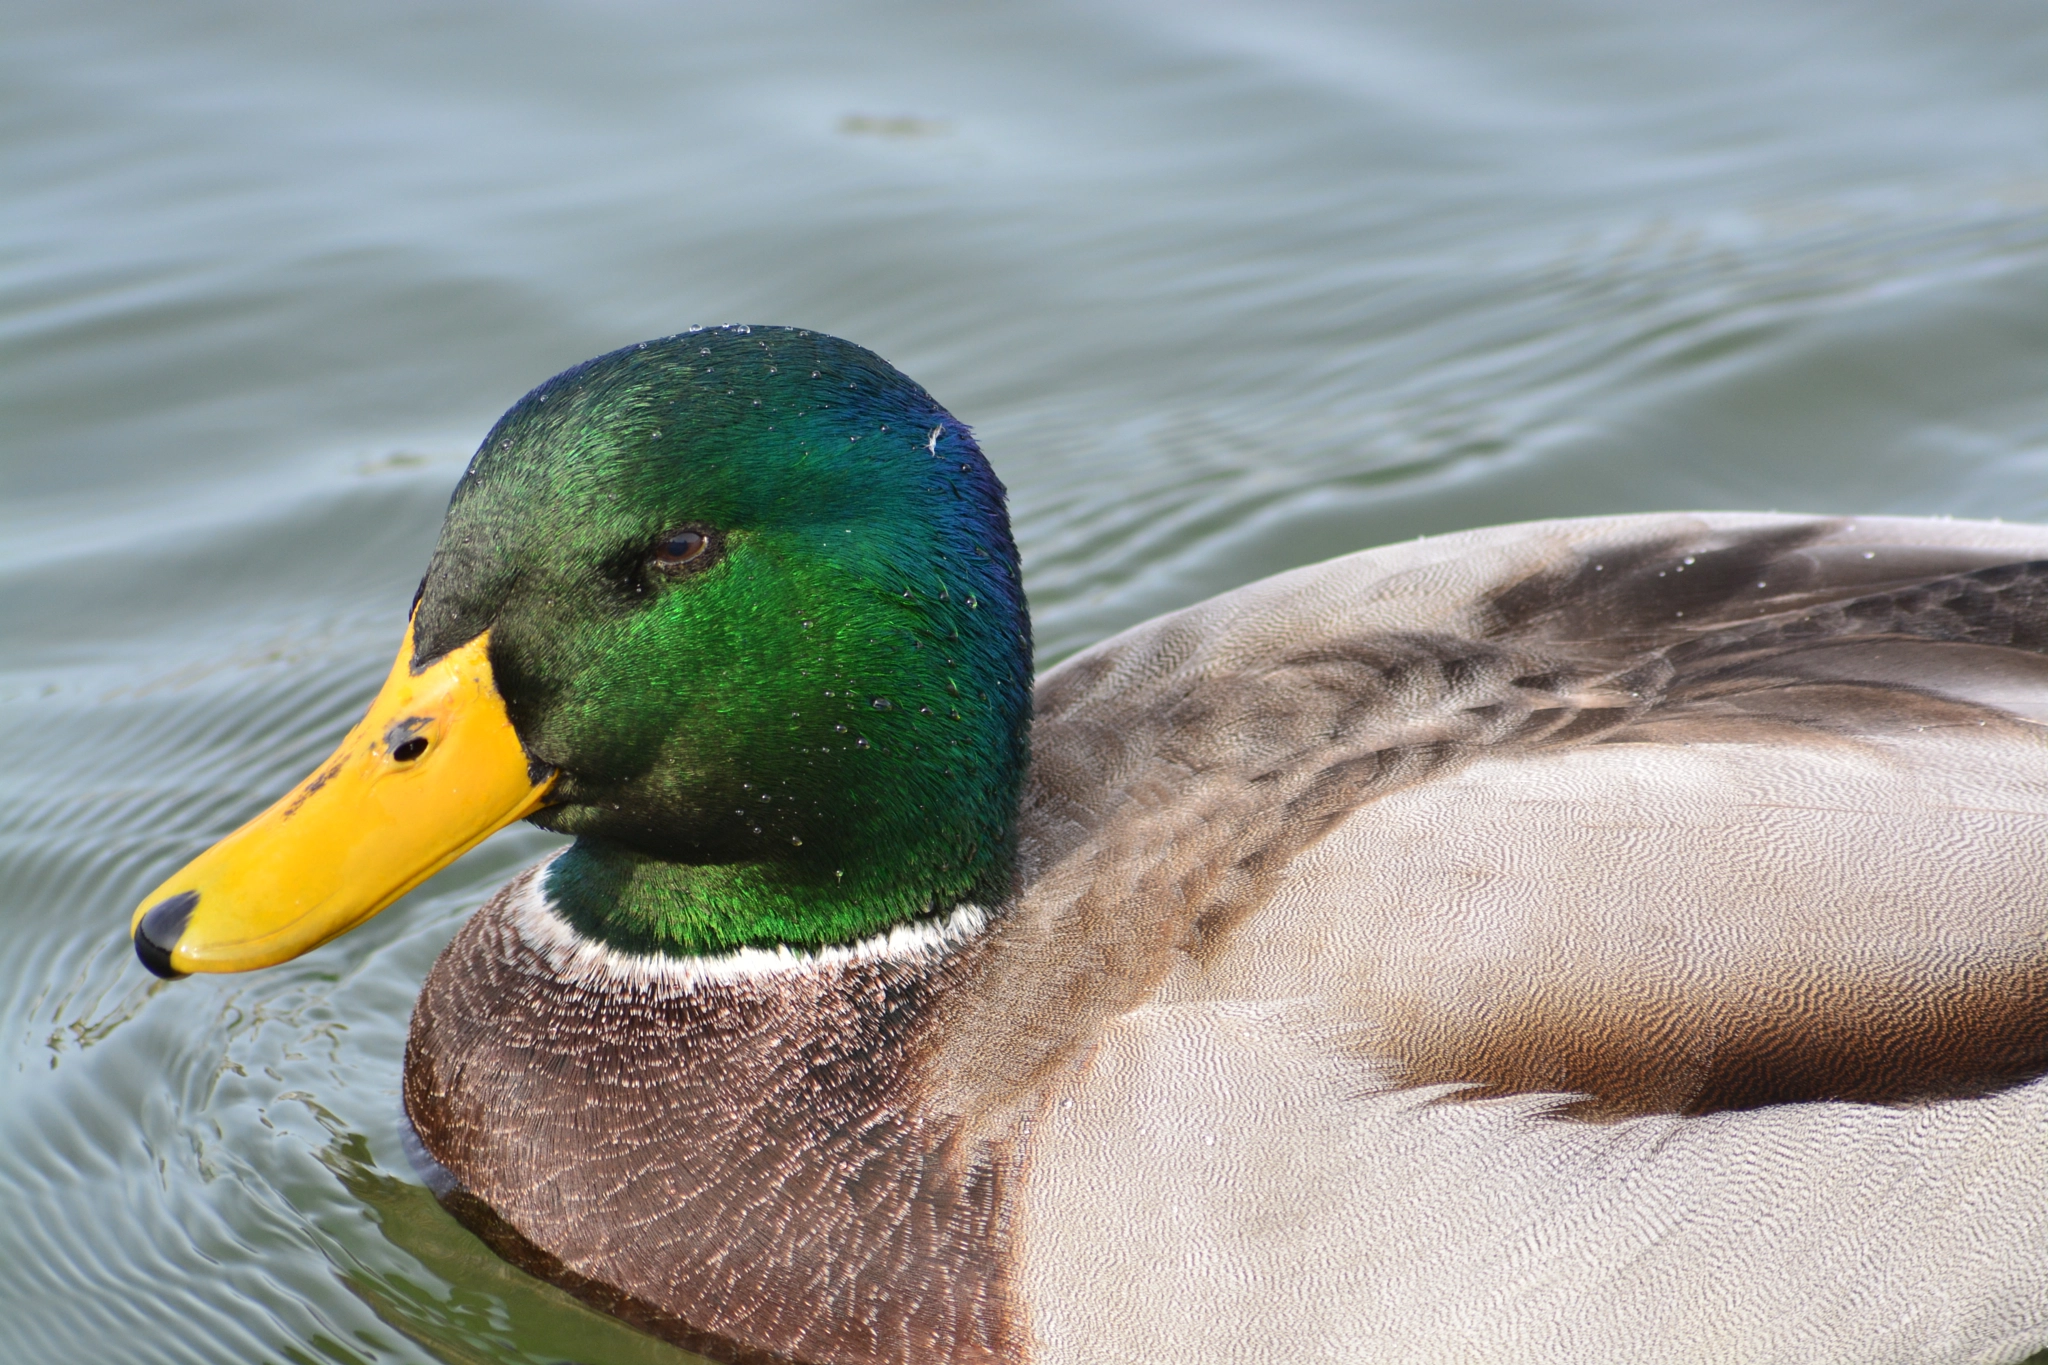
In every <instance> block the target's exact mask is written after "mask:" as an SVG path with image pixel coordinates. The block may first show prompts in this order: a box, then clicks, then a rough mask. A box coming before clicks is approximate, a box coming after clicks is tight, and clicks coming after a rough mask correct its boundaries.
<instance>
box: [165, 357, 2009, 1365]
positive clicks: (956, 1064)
mask: <svg viewBox="0 0 2048 1365" xmlns="http://www.w3.org/2000/svg"><path fill="white" fill-rule="evenodd" d="M2042 561H2048V530H2042V529H2036V528H2029V527H2019V526H2003V525H1987V524H1976V523H1965V522H1947V521H1939V522H1937V521H1923V520H1909V519H1897V518H1874V519H1858V520H1853V521H1851V520H1825V519H1816V518H1812V517H1792V516H1737V515H1719V514H1716V515H1696V516H1643V517H1611V518H1599V519H1592V520H1585V521H1563V522H1547V523H1540V524H1534V525H1526V526H1513V527H1505V528H1498V529H1493V530H1486V531H1476V532H1469V533H1466V534H1462V535H1455V536H1446V537H1442V538H1438V539H1433V540H1424V541H1418V542H1415V543H1412V544H1405V545H1400V546H1396V547H1392V548H1388V549H1382V550H1375V551H1370V552H1367V553H1364V554H1358V555H1353V556H1350V557H1349V558H1345V559H1340V560H1336V561H1334V562H1331V563H1328V564H1322V565H1318V566H1315V567H1312V568H1307V569H1300V570H1296V571H1294V572H1292V573H1287V574H1282V575H1280V576H1279V577H1276V578H1272V579H1268V580H1266V581H1264V582H1261V583H1255V584H1253V585H1251V586H1250V587H1247V588H1243V589H1240V590H1239V591H1237V592H1233V593H1230V594H1227V595H1225V596H1223V597H1220V598H1217V599H1215V600H1213V601H1210V602H1206V603H1203V604H1202V605H1200V606H1197V607H1193V608H1190V609H1188V610H1186V611H1181V612H1177V613H1175V614H1173V615H1171V616H1167V617H1164V618H1162V619H1160V620H1157V621H1153V622H1151V623H1149V624H1146V625H1143V626H1140V627H1138V628H1137V629H1135V630H1131V631H1128V632H1126V633H1125V634H1123V635H1120V636H1118V637H1117V638H1115V639H1113V640H1109V641H1107V642H1105V643H1103V644H1101V645H1098V646H1096V647H1095V648H1094V649H1091V650H1089V651H1087V652H1086V653H1084V654H1081V655H1080V656H1078V657H1076V658H1074V659H1072V660H1070V661H1068V662H1067V663H1066V664H1064V665H1062V666H1061V667H1059V668H1057V669H1054V670H1052V671H1051V672H1050V673H1048V674H1047V675H1046V676H1045V677H1044V678H1042V679H1040V680H1039V681H1038V683H1037V687H1036V698H1035V705H1034V702H1033V696H1032V691H1033V689H1032V681H1031V674H1030V667H1031V664H1030V650H1029V641H1030V631H1029V626H1028V624H1027V620H1026V616H1025V609H1024V599H1023V593H1022V591H1021V588H1020V586H1019V579H1018V572H1017V556H1016V551H1015V548H1014V547H1013V545H1012V542H1011V539H1010V531H1009V527H1008V524H1007V520H1006V517H1005V514H1004V509H1003V490H1002V486H1001V485H1000V484H999V483H998V482H997V481H996V478H995V476H994V474H992V473H991V472H990V470H989V467H988V465H987V464H986V462H985V461H984V460H983V458H982V455H981V452H980V451H979V450H978V449H977V448H976V446H975V444H974V440H973V438H972V436H971V435H970V434H969V433H968V431H967V429H966V428H965V427H963V426H962V425H960V423H959V422H957V421H955V420H954V419H953V418H952V417H951V416H950V415H948V414H947V413H946V412H945V410H944V409H942V408H940V407H939V405H938V404H937V403H935V402H934V401H933V400H932V399H931V398H930V397H929V396H928V395H927V394H926V393H925V392H924V391H923V390H922V389H920V388H919V387H918V386H917V385H916V384H914V383H912V382H911V381H910V380H909V379H907V378H905V377H904V376H903V375H901V374H899V373H898V372H897V371H895V370H894V369H892V368H890V366H888V365H887V364H886V363H884V362H883V361H881V360H880V359H878V358H877V357H875V356H873V355H871V354H869V353H868V352H867V351H864V350H862V349H860V348H859V347H856V346H852V345H849V344H847V343H845V342H842V341H837V340H834V339H832V338H830V337H825V336H820V335H817V334H816V333H812V332H806V331H799V330H791V329H783V328H767V327H754V328H747V327H728V328H721V329H715V330H700V331H695V332H691V333H688V334H685V335H682V336H677V337H671V338H669V339H666V340H663V341H658V342H650V343H647V344H645V345H641V346H637V347H632V348H629V349H626V350H622V351H618V352H615V353H613V354H611V355H608V356H604V357H601V358H599V359H597V360H593V361H591V362H589V363H588V364H585V365H580V366H578V367H576V368H575V369H572V370H570V371H568V372H566V373H564V374H562V375H559V376H557V377H556V378H554V379H552V380H550V381H549V382H547V383H546V384H544V385H542V386H541V387H540V388H538V389H535V390H534V391H533V392H532V393H530V394H528V395H527V396H526V397H525V398H524V399H522V400H520V402H519V403H518V405H517V406H515V407H514V408H513V409H512V410H511V411H510V412H509V413H507V414H506V416H505V417H504V419H503V420H502V421H501V422H499V423H498V425H497V427H496V428H495V429H494V430H493V431H492V432H491V434H490V436H489V438H488V439H487V440H486V441H485V442H484V445H483V447H482V449H481V450H479V451H478V453H477V456H476V458H475V460H474V461H473V462H472V463H471V464H470V467H469V471H468V472H467V474H465V475H464V477H463V479H462V482H461V483H460V485H459V486H458V487H457V488H456V490H455V495H454V498H453V500H452V502H451V503H450V506H449V511H448V519H447V523H446V525H445V526H444V528H443V530H442V533H441V540H440V545H439V547H438V548H437V549H436V551H435V553H434V558H433V562H432V565H431V567H430V568H429V569H428V571H427V575H426V579H425V581H424V582H423V583H422V585H421V587H420V592H419V596H418V598H417V600H416V602H415V606H414V611H413V616H412V625H411V628H410V631H409V632H408V635H407V638H406V642H405V644H404V647H403V648H402V649H401V651H400V653H399V656H398V659H397V662H396V664H395V665H394V667H393V668H392V671H391V676H390V679H389V681H388V682H387V683H386V684H385V687H384V690H383V692H382V693H380V694H379V696H378V697H377V699H376V700H375V701H374V702H373V703H372V704H371V707H370V711H369V714H368V715H367V716H366V717H365V719H364V720H363V722H362V723H361V724H360V725H358V726H357V727H356V728H355V729H354V730H353V731H352V732H351V733H350V734H349V736H348V738H347V739H346V740H344V741H343V743H342V746H341V748H340V750H339V751H338V752H337V753H336V754H335V756H334V758H333V759H332V761H331V762H329V763H328V764H326V765H324V766H323V767H322V768H321V769H320V770H319V771H318V772H317V773H315V774H314V775H313V776H312V777H310V778H309V779H307V780H306V781H305V782H304V783H302V784H301V785H300V786H299V787H298V788H297V789H296V790H294V791H293V792H291V793H290V794H289V795H287V796H286V797H285V798H284V799H283V800H282V801H280V802H279V803H278V804H277V805H276V806H275V807H273V808H272V809H271V810H270V811H268V812H266V813H265V814H263V815H261V816H259V817H257V818H256V820H254V821H253V822H252V823H250V824H249V825H247V826H245V827H244V828H242V829H241V830H238V831H237V832H235V833H234V834H232V835H230V836H228V838H227V839H225V840H224V841H223V842H222V843H220V844H219V845H218V846H217V847H215V848H214V849H212V850H211V851H209V852H207V853H205V854H203V855H202V856H201V857H200V858H198V859H197V860H196V861H195V862H193V863H192V864H191V865H190V866H189V867H187V868H185V869H184V870H182V871H180V872H179V873H178V874H177V875H175V876H173V877H172V878H170V879H169V880H168V881H166V882H165V883H164V884H163V885H162V886H161V887H159V888H158V889H157V890H156V891H154V892H152V893H151V895H150V896H149V898H148V899H147V900H146V901H144V903H143V908H142V909H140V910H138V911H137V913H136V918H135V922H134V926H133V932H134V941H135V945H136V949H137V951H138V952H139V953H140V955H141V957H142V959H143V961H144V962H145V963H146V964H147V965H148V966H149V967H150V968H151V969H152V970H154V971H157V972H159V973H161V974H164V975H176V974H180V973H186V972H201V971H237V970H242V969H246V968H250V967H257V966H262V965H265V964H268V963H273V962H278V961H281V960H283V959H285V958H288V957H291V956H293V955H295V954H297V953H301V952H304V951H305V950H307V949H309V948H312V947H314V946H315V945H317V944H320V943H322V942H325V941H326V940H327V939H329V938H332V937H333V936H335V935H336V934H339V933H341V932H342V931H343V930H345V929H347V928H348V927H350V926H351V925H353V924H355V923H357V922H359V921H360V920H362V919H364V918H365V917H367V916H368V915H370V914H373V913H375V912H376V911H377V910H378V909H380V908H381V907H383V906H384V905H386V904H388V903H390V902H391V901H392V900H394V899H395V898H397V897H398V896H399V895H400V894H401V893H403V892H404V891H405V890H406V889H408V888H409V887H411V886H413V885H415V884H417V883H418V882H419V881H421V880H422V879H424V878H425V877H426V876H428V875H429V874H431V873H432V872H433V871H434V870H435V869H437V868H439V867H441V866H443V865H444V864H446V863H447V862H448V861H450V860H451V859H453V858H454V857H455V856H457V855H458V854H459V853H460V852H461V851H462V850H464V849H465V848H468V847H470V846H471V845H473V844H475V843H476V842H477V841H478V840H481V839H482V838H484V837H485V836H486V835H487V834H489V833H490V832H491V831H492V830H493V829H496V828H499V827H501V826H503V825H504V824H506V823H509V822H510V821H512V820H515V819H518V818H521V817H525V818H530V819H532V820H534V821H536V822H537V823H539V824H541V825H544V826H546V827H547V828H549V829H554V830H560V831H562V832H564V833H567V834H571V835H574V836H575V840H576V841H575V843H574V844H573V845H571V846H570V847H569V848H568V849H567V851H565V852H563V853H562V854H560V855H559V856H557V857H555V858H553V859H551V860H550V861H549V862H547V863H545V864H543V865H542V866H540V867H537V868H534V869H532V870H531V871H528V872H526V873H525V874H523V875H522V876H520V877H519V878H517V879H516V880H515V881H513V882H512V883H511V884H510V885H509V886H507V887H506V888H505V889H504V890H503V891H501V892H500V893H499V894H498V895H497V896H496V897H494V898H493V899H492V900H491V902H490V903H489V904H487V905H486V906H485V907H484V908H483V909H482V910H481V911H480V912H479V913H478V914H477V915H476V916H475V917H474V918H473V919H472V920H471V921H470V922H469V924H468V925H467V926H466V927H465V928H464V929H463V930H462V931H461V932H460V933H459V934H458V935H457V936H456V938H455V940H454V942H453V943H451V944H450V945H449V947H448V949H447V951H446V952H445V953H443V954H442V956H441V959H440V961H439V962H438V963H436V964H435V966H434V969H433V971H432V972H431V974H430V975H429V976H428V978H427V981H426V985H425V988H424V990H423V992H422V994H421V996H420V1000H419V1005H418V1008H417V1011H416V1013H415V1014H414V1016H413V1023H412V1035H411V1042H410V1045H409V1047H408V1049H407V1052H406V1064H405V1105H406V1112H407V1114H408V1115H409V1116H410V1119H411V1122H412V1125H413V1127H414V1130H415V1132H416V1134H417V1137H418V1140H419V1143H420V1144H421V1146H422V1147H423V1148H424V1152H425V1153H426V1155H427V1157H429V1158H430V1159H431V1163H432V1169H433V1170H434V1171H435V1172H436V1177H437V1180H438V1182H439V1188H440V1190H441V1192H442V1195H443V1198H444V1200H445V1201H446V1202H447V1203H448V1205H449V1206H450V1207H451V1208H452V1209H454V1210H455V1211H456V1212H457V1213H458V1214H459V1215H460V1216H462V1217H463V1218H464V1219H465V1220H466V1221H468V1222H469V1223H470V1225H471V1226H472V1227H475V1228H476V1229H477V1230H478V1231H479V1232H480V1233H481V1234H482V1235H483V1236H484V1237H485V1238H487V1239H488V1240H489V1241H490V1242H491V1244H492V1245H493V1246H494V1247H496V1248H497V1249H498V1250H500V1251H501V1252H502V1253H504V1254H505V1255H507V1256H510V1257H512V1258H514V1259H516V1260H518V1261H519V1262H520V1263H522V1264H524V1265H527V1266H529V1267H531V1268H532V1269H534V1270H536V1271H537V1272H539V1273H540V1274H543V1275H546V1276H548V1277H549V1278H552V1279H554V1280H556V1281H558V1282H560V1283H562V1284H565V1285H567V1286H569V1287H570V1288H571V1289H573V1290H575V1291H576V1292H578V1293H580V1294H582V1295H584V1296H586V1297H587V1298H589V1299H591V1300H593V1301H595V1302H596V1303H598V1304H600V1305H602V1306H604V1307H605V1308H607V1309H609V1310H610V1311H612V1312H615V1313H618V1314H620V1315H621V1316H624V1317H626V1318H628V1319H630V1320H632V1321H634V1322H637V1323H639V1324H641V1325H642V1326H644V1327H646V1328H647V1329H649V1330H651V1331H654V1332H657V1333H660V1334H663V1335H666V1336H668V1337H670V1338H672V1339H674V1340H677V1341H680V1342H683V1343H686V1344H689V1345H691V1346H694V1347H697V1348H698V1349H700V1350H704V1351H707V1352H709V1353H711V1354H714V1355H718V1356H721V1357H724V1358H727V1359H735V1360H773V1361H810V1362H881V1361H889V1362H935V1361H948V1362H978V1361H996V1360H1003V1361H1032V1362H1097V1361H1130V1362H1158V1363H1160V1365H1166V1363H1169V1362H1172V1363H1180V1365H1185V1363H1186V1362H1196V1361H1211V1360H1220V1359H1230V1360H1244V1361H1269V1360H1270V1361H1287V1362H1297V1361H1305V1360H1312V1359H1315V1360H1345V1361H1400V1362H1412V1361H1417V1360H1458V1361H1516V1362H1528V1361H1539V1360H1540V1361H1571V1362H1587V1361H1615V1362H1624V1361H1625V1362H1632V1363H1633V1362H1640V1361H1649V1360H1655V1361H1676V1360H1722V1361H1739V1362H1759V1361H1780V1360H1782V1361H1816V1360H1855V1361H1862V1362H1869V1361H1890V1360H1899V1361H1905V1360H1914V1361H1923V1360H1972V1361H1992V1360H2013V1359H2017V1358H2019V1357H2021V1356H2024V1355H2025V1354H2027V1353H2028V1352H2029V1351H2032V1350H2038V1349H2040V1348H2041V1347H2042V1346H2043V1345H2048V1080H2044V1079H2043V1073H2044V1071H2048V910H2044V907H2048V856H2044V853H2043V842H2042V840H2043V835H2044V832H2048V729H2044V728H2043V723H2044V722H2048V654H2044V650H2048V563H2044V562H2042ZM1027 725H1029V726H1030V729H1029V747H1028V750H1027V743H1026V737H1027ZM1027 757H1028V761H1027Z"/></svg>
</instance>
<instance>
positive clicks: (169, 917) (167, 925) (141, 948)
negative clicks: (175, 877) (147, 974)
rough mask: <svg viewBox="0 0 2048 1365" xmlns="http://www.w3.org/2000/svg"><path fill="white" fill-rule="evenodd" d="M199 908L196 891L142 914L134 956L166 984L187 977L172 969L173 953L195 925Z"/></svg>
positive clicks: (166, 901) (137, 930) (174, 897)
mask: <svg viewBox="0 0 2048 1365" xmlns="http://www.w3.org/2000/svg"><path fill="white" fill-rule="evenodd" d="M198 905H199V893H198V892H197V891H180V892H179V893H178V894H177V895H175V896H171V897H168V898H166V899H164V900H160V901H158V902H157V903H156V904H155V905H152V906H150V907H149V909H147V910H145V911H143V912H142V919H141V920H140V921H139V922H138V923H137V924H136V926H135V956H137V957H139V958H141V959H142V965H143V966H145V967H147V968H149V969H150V970H151V971H152V972H155V973H156V974H157V975H158V976H160V977H162V978H163V979H164V980H166V981H176V980H177V979H178V978H179V977H181V976H183V975H185V973H183V972H181V971H179V970H178V969H177V968H176V967H173V966H172V965H171V949H173V948H175V947H177V946H178V939H179V938H180V937H181V936H182V935H183V934H184V932H185V926H186V925H187V924H190V923H191V922H192V912H193V910H195V909H197V908H198Z"/></svg>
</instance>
